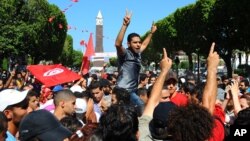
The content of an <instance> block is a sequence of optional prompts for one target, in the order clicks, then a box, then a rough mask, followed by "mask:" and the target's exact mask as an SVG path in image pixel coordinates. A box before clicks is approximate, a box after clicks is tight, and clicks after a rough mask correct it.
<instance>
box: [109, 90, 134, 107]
mask: <svg viewBox="0 0 250 141" xmlns="http://www.w3.org/2000/svg"><path fill="white" fill-rule="evenodd" d="M112 94H115V95H116V99H117V103H118V104H119V103H125V104H130V94H129V92H128V91H127V90H126V89H124V88H121V87H115V88H114V89H113V91H112Z"/></svg>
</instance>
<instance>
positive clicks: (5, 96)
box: [0, 89, 28, 111]
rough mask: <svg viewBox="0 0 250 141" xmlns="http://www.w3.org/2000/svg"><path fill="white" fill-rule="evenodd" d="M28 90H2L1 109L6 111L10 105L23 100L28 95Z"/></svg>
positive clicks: (0, 94) (0, 93) (0, 96)
mask: <svg viewBox="0 0 250 141" xmlns="http://www.w3.org/2000/svg"><path fill="white" fill-rule="evenodd" d="M27 93H28V90H26V91H22V92H20V91H18V90H15V89H5V90H2V91H1V92H0V111H4V110H5V109H6V108H7V107H8V106H10V105H14V104H17V103H19V102H22V101H23V100H24V99H25V97H26V96H27Z"/></svg>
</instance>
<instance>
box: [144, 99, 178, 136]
mask: <svg viewBox="0 0 250 141" xmlns="http://www.w3.org/2000/svg"><path fill="white" fill-rule="evenodd" d="M175 108H176V105H175V104H174V103H173V102H161V103H159V104H158V105H157V106H156V107H155V109H154V113H153V119H152V121H151V122H150V124H149V129H150V132H151V134H152V136H153V138H155V139H160V140H166V139H170V138H171V135H170V134H169V133H168V131H167V122H168V116H169V113H170V112H171V111H172V110H174V109H175Z"/></svg>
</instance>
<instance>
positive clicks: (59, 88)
mask: <svg viewBox="0 0 250 141" xmlns="http://www.w3.org/2000/svg"><path fill="white" fill-rule="evenodd" d="M61 90H63V87H62V86H61V85H56V86H55V87H54V88H53V89H52V91H53V92H58V91H61Z"/></svg>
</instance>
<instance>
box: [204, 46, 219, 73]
mask: <svg viewBox="0 0 250 141" xmlns="http://www.w3.org/2000/svg"><path fill="white" fill-rule="evenodd" d="M214 47H215V43H214V42H213V43H212V45H211V48H210V51H209V55H208V57H207V64H208V67H209V68H214V69H216V70H217V67H218V65H219V62H220V57H219V55H218V53H217V52H216V51H214Z"/></svg>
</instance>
